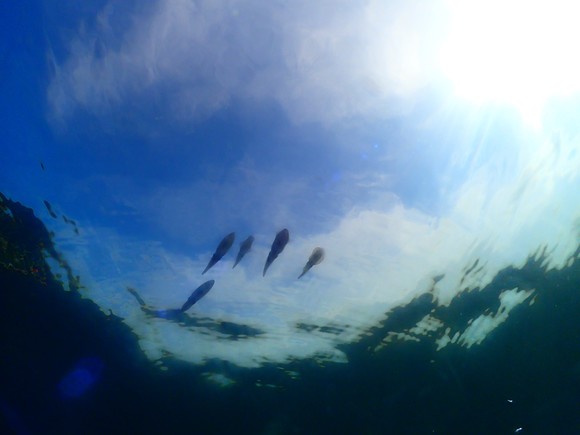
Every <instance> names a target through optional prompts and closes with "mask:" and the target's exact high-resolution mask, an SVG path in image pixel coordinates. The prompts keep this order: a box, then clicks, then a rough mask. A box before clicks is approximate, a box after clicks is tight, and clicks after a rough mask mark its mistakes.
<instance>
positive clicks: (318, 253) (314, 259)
mask: <svg viewBox="0 0 580 435" xmlns="http://www.w3.org/2000/svg"><path fill="white" fill-rule="evenodd" d="M322 260H324V249H322V248H314V251H312V254H310V258H309V259H308V261H307V262H306V266H304V269H302V273H301V274H300V276H299V277H298V279H300V278H302V277H303V276H304V274H305V273H306V272H308V271H309V270H310V269H312V266H316V265H317V264H320V263H321V262H322Z"/></svg>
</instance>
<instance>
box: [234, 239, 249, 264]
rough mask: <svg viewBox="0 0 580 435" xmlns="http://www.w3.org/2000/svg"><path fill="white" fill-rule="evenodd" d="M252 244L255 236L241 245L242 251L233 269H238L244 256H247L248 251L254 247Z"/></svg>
mask: <svg viewBox="0 0 580 435" xmlns="http://www.w3.org/2000/svg"><path fill="white" fill-rule="evenodd" d="M252 243H254V237H253V236H249V237H248V238H247V239H246V240H244V241H243V242H242V244H241V245H240V251H239V252H238V256H237V257H236V262H235V263H234V265H233V266H232V269H233V268H234V267H236V265H237V264H238V263H239V262H240V260H241V259H242V258H244V255H246V254H247V253H248V251H249V250H250V248H251V247H252Z"/></svg>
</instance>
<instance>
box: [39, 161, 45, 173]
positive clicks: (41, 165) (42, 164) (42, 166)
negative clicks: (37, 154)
mask: <svg viewBox="0 0 580 435" xmlns="http://www.w3.org/2000/svg"><path fill="white" fill-rule="evenodd" d="M40 167H41V168H42V170H43V171H44V163H42V160H40Z"/></svg>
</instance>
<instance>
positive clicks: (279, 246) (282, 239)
mask: <svg viewBox="0 0 580 435" xmlns="http://www.w3.org/2000/svg"><path fill="white" fill-rule="evenodd" d="M289 239H290V234H289V233H288V230H287V229H286V228H284V229H283V230H282V231H280V232H278V234H276V238H275V239H274V242H273V243H272V248H270V253H269V254H268V259H267V260H266V264H265V265H264V272H262V276H266V271H267V270H268V268H269V267H270V265H271V264H272V262H273V261H274V260H275V259H276V258H278V255H280V253H281V252H282V251H283V250H284V247H285V246H286V244H287V243H288V240H289Z"/></svg>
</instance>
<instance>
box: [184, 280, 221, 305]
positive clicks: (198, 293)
mask: <svg viewBox="0 0 580 435" xmlns="http://www.w3.org/2000/svg"><path fill="white" fill-rule="evenodd" d="M214 284H215V281H214V280H213V279H210V280H209V281H206V282H204V283H203V284H202V285H200V286H199V287H198V288H196V289H195V290H194V291H193V293H192V294H191V296H190V297H189V298H188V299H187V301H185V303H184V304H183V306H182V307H181V312H182V313H185V312H186V311H187V310H189V309H190V308H191V307H192V306H193V305H195V303H196V302H197V301H199V300H200V299H201V298H203V297H204V296H205V295H207V293H208V292H209V291H210V290H211V288H212V287H213V285H214Z"/></svg>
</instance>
